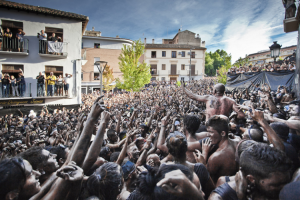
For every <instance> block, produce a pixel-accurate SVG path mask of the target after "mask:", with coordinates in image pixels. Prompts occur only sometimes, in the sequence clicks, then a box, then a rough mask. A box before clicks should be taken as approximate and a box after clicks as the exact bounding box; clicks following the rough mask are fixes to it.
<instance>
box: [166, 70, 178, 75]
mask: <svg viewBox="0 0 300 200" xmlns="http://www.w3.org/2000/svg"><path fill="white" fill-rule="evenodd" d="M168 72H169V73H168V74H169V76H179V74H180V72H179V70H177V71H173V70H169V71H168ZM176 72H177V73H176Z"/></svg>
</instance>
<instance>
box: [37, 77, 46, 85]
mask: <svg viewBox="0 0 300 200" xmlns="http://www.w3.org/2000/svg"><path fill="white" fill-rule="evenodd" d="M37 78H38V79H37V81H38V83H44V80H45V78H44V76H37Z"/></svg>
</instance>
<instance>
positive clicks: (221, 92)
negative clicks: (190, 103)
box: [214, 83, 225, 96]
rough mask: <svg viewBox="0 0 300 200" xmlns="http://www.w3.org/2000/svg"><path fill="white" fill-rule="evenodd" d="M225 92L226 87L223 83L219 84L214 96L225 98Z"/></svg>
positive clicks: (215, 88)
mask: <svg viewBox="0 0 300 200" xmlns="http://www.w3.org/2000/svg"><path fill="white" fill-rule="evenodd" d="M224 92H225V85H224V84H222V83H217V84H216V85H214V95H217V96H223V95H224Z"/></svg>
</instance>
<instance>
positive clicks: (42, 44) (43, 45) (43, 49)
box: [37, 30, 47, 54]
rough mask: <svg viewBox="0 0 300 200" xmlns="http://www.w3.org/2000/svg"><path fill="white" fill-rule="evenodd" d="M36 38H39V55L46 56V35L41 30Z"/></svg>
mask: <svg viewBox="0 0 300 200" xmlns="http://www.w3.org/2000/svg"><path fill="white" fill-rule="evenodd" d="M37 37H38V38H39V43H40V45H39V53H43V54H46V48H47V33H45V31H44V30H41V33H37Z"/></svg>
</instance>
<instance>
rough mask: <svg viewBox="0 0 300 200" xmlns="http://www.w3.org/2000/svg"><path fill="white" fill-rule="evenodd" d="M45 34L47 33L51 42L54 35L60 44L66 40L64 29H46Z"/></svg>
mask: <svg viewBox="0 0 300 200" xmlns="http://www.w3.org/2000/svg"><path fill="white" fill-rule="evenodd" d="M45 33H47V39H48V40H49V41H51V40H50V37H52V36H53V35H52V34H53V33H54V34H55V37H56V38H57V41H58V42H62V41H63V39H64V36H63V29H62V28H53V27H45Z"/></svg>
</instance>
